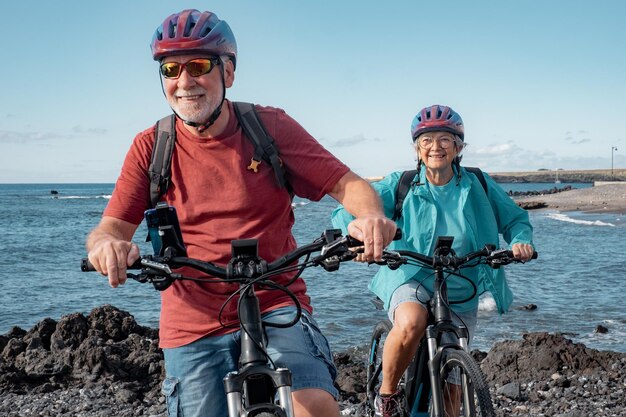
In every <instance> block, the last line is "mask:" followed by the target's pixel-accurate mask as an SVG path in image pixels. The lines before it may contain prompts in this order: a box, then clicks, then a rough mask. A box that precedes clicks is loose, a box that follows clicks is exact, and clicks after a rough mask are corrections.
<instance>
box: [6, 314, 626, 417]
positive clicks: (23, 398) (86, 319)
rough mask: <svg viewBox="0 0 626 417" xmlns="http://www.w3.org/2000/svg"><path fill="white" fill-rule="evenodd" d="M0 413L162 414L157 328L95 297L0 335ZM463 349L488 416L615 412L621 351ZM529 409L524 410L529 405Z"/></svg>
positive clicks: (504, 345) (357, 367) (352, 354)
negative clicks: (481, 377) (480, 379)
mask: <svg viewBox="0 0 626 417" xmlns="http://www.w3.org/2000/svg"><path fill="white" fill-rule="evenodd" d="M0 348H1V353H0V416H13V415H29V416H30V415H32V416H83V417H91V416H93V417H96V416H104V415H116V416H122V417H124V416H129V417H130V416H152V417H165V415H166V411H165V404H164V398H163V396H162V395H161V392H160V383H161V380H162V378H163V376H164V367H163V356H162V352H161V350H160V349H159V348H158V332H157V330H155V329H150V328H146V327H142V326H139V325H138V324H137V323H136V321H135V320H134V318H133V317H132V316H131V315H130V314H129V313H127V312H125V311H121V310H119V309H117V308H115V307H113V306H110V305H105V306H102V307H98V308H96V309H94V310H93V311H92V312H91V313H90V314H89V315H88V316H84V315H83V314H80V313H73V314H69V315H66V316H63V317H62V318H61V319H60V320H59V321H58V322H56V321H54V320H52V319H44V320H42V321H41V322H39V323H38V324H37V325H36V326H34V327H33V328H32V329H31V330H29V331H24V330H22V329H20V328H17V327H14V328H12V329H11V330H10V331H9V332H8V333H7V334H5V335H2V336H0ZM472 356H473V357H474V358H475V359H476V360H477V361H479V362H480V363H481V368H482V369H483V372H484V373H485V376H486V378H487V380H488V381H489V384H490V389H491V392H492V396H493V398H494V405H495V409H496V412H497V415H498V416H528V415H546V416H566V415H568V414H565V413H566V412H569V410H577V412H580V413H581V414H579V415H584V416H587V415H594V416H612V415H623V414H620V413H623V410H625V409H626V395H624V383H625V381H626V354H624V353H617V352H602V351H597V350H594V349H589V348H587V347H585V346H584V345H582V344H577V343H574V342H572V341H571V340H569V339H566V338H565V337H564V336H562V335H558V334H548V333H530V334H525V335H524V336H523V339H522V340H515V341H503V342H499V343H496V344H495V346H494V347H493V348H492V349H491V351H490V352H488V353H485V352H479V351H473V352H472ZM366 357H367V354H366V349H365V348H364V347H361V348H358V349H352V350H350V351H349V352H342V353H338V354H335V357H334V360H335V364H336V366H337V369H338V376H337V380H336V386H337V387H338V389H339V391H340V405H341V408H342V410H343V412H342V413H343V414H342V415H343V416H363V415H364V401H365V380H366V370H365V361H366V359H365V358H366ZM531 410H532V412H531Z"/></svg>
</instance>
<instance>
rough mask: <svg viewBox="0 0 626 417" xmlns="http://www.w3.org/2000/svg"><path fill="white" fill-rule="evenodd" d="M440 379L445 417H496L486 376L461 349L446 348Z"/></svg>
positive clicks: (440, 369)
mask: <svg viewBox="0 0 626 417" xmlns="http://www.w3.org/2000/svg"><path fill="white" fill-rule="evenodd" d="M439 380H440V388H441V392H442V393H443V399H444V413H443V415H444V416H446V417H447V416H461V417H495V412H494V411H493V404H492V402H491V395H490V394H489V386H488V385H487V382H486V381H485V376H484V375H483V373H482V371H481V370H480V368H479V366H478V364H477V363H476V362H475V361H474V359H473V358H472V357H471V356H470V355H469V354H468V353H467V352H465V351H464V350H456V349H446V351H445V352H444V354H443V359H442V361H441V365H440V367H439Z"/></svg>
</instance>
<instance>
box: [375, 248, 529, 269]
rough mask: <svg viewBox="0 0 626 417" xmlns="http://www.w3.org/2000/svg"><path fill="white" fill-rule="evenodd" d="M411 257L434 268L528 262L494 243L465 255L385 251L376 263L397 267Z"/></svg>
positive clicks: (392, 267) (496, 265)
mask: <svg viewBox="0 0 626 417" xmlns="http://www.w3.org/2000/svg"><path fill="white" fill-rule="evenodd" d="M537 257H538V253H537V252H533V255H532V257H531V259H537ZM409 259H411V260H414V261H417V262H418V263H420V264H421V265H423V266H426V267H430V268H432V269H438V268H443V269H460V268H464V267H471V266H475V265H476V264H478V263H484V264H487V265H489V266H490V267H491V268H493V269H498V268H500V267H501V266H502V265H508V264H510V263H525V262H526V261H523V260H521V259H517V258H515V256H514V255H513V251H511V250H508V249H496V248H495V246H493V245H485V247H483V248H482V249H480V250H477V251H475V252H470V253H468V254H466V255H463V256H456V254H455V253H454V251H449V252H446V253H444V254H438V253H437V251H435V254H434V255H433V256H427V255H424V254H421V253H418V252H414V251H410V250H397V251H384V252H383V259H382V261H379V262H376V263H377V264H379V265H386V266H388V267H389V268H390V269H397V268H399V267H400V266H401V265H403V264H407V263H408V262H409ZM476 259H478V262H475V263H472V261H474V260H476Z"/></svg>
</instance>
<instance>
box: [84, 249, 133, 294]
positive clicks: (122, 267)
mask: <svg viewBox="0 0 626 417" xmlns="http://www.w3.org/2000/svg"><path fill="white" fill-rule="evenodd" d="M137 259H139V247H138V246H137V245H136V244H134V243H132V242H128V241H125V240H120V239H114V238H109V239H102V240H101V241H99V242H97V243H96V244H95V245H94V247H93V248H92V249H91V250H90V251H89V262H91V264H92V265H93V266H94V268H95V269H96V270H97V271H98V272H100V273H101V274H102V275H105V276H107V277H108V278H109V285H111V287H113V288H116V287H117V286H118V285H120V284H122V285H123V284H124V283H125V282H126V269H127V267H128V266H130V265H132V264H133V263H134V262H135V261H136V260H137Z"/></svg>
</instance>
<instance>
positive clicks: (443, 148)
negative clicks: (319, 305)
mask: <svg viewBox="0 0 626 417" xmlns="http://www.w3.org/2000/svg"><path fill="white" fill-rule="evenodd" d="M464 133H465V132H464V126H463V120H462V119H461V116H460V115H459V114H458V113H456V112H455V111H454V110H452V109H451V108H450V107H447V106H441V105H434V106H429V107H426V108H424V109H422V110H421V111H420V112H419V113H418V114H417V115H416V116H415V118H414V119H413V123H412V124H411V134H412V138H413V143H414V147H415V152H416V155H417V161H418V162H417V174H416V175H415V177H414V179H413V181H412V183H411V188H410V190H409V191H408V194H407V195H406V198H405V200H404V202H403V203H402V207H401V209H402V211H401V216H400V217H399V218H397V219H396V222H397V225H398V227H399V228H400V229H402V232H403V238H402V240H400V241H397V242H393V243H392V244H391V245H390V247H389V248H390V249H409V250H414V251H417V252H420V253H425V254H430V255H432V254H433V251H434V246H435V242H436V240H437V237H438V236H454V238H455V239H454V243H453V249H454V250H455V251H456V253H458V254H463V253H467V252H470V251H474V250H478V249H480V248H482V247H483V246H484V245H485V244H487V243H491V244H495V245H498V243H499V235H500V234H502V236H503V238H504V240H505V241H506V242H507V243H508V244H509V245H510V246H511V250H512V251H513V253H514V255H515V257H517V258H519V259H522V260H528V259H530V258H531V256H532V254H533V246H532V226H531V225H530V223H529V220H528V214H527V213H526V212H525V211H524V210H523V209H521V208H519V207H518V206H517V205H516V204H515V202H514V201H513V200H511V198H510V197H509V196H508V195H507V194H506V193H505V192H504V191H503V190H502V189H501V188H500V186H498V185H497V184H496V183H495V182H494V181H493V180H492V179H491V178H490V177H489V176H488V175H486V174H483V173H481V172H479V175H478V176H477V175H475V174H474V173H473V172H476V171H472V172H470V171H468V170H467V169H465V168H463V167H461V165H460V161H461V151H462V150H463V148H464V147H465V142H464V140H465V134H464ZM401 175H402V172H394V173H392V174H390V175H388V176H387V177H385V178H384V179H383V180H382V181H380V182H378V183H375V184H374V188H375V189H376V191H377V192H378V193H379V195H380V196H381V198H382V200H383V204H384V207H385V214H386V215H387V216H388V217H390V218H391V217H395V216H393V215H394V211H395V205H396V198H397V192H396V190H397V188H398V183H399V180H400V177H401ZM479 177H482V178H479ZM351 219H352V218H351V216H350V215H349V214H348V213H347V212H346V211H345V209H343V208H342V207H339V208H337V209H336V210H335V211H334V212H333V224H334V225H335V226H336V227H341V228H342V229H344V232H345V230H346V225H347V224H348V223H349V221H350V220H351ZM464 275H465V276H466V277H467V278H469V279H470V280H472V281H473V282H474V284H476V286H477V288H478V294H481V293H483V292H486V291H489V292H491V293H492V295H493V297H494V299H495V301H496V304H497V307H498V310H499V312H500V313H504V312H505V311H506V310H507V309H508V307H509V306H510V304H511V302H512V298H513V296H512V293H511V290H510V289H509V287H508V285H507V283H506V279H505V277H504V271H502V270H501V269H498V270H492V269H490V268H488V267H487V266H484V265H483V266H476V267H474V268H471V269H469V270H465V271H464ZM447 283H448V294H449V298H450V300H464V299H467V298H468V296H471V294H472V293H473V287H472V285H471V284H470V283H468V282H467V281H464V280H463V279H459V278H457V277H454V276H452V277H450V278H449V279H448V280H447ZM432 287H433V277H432V276H431V272H430V271H426V270H423V269H422V268H420V267H417V266H403V267H402V268H400V269H398V270H396V271H392V270H390V269H389V268H381V269H380V270H379V271H378V273H377V274H376V276H375V277H374V279H373V280H372V282H371V284H370V289H371V290H372V291H373V292H374V293H375V294H376V295H378V297H380V298H381V299H382V300H383V301H384V303H385V308H386V309H387V311H388V314H389V318H390V320H391V321H392V323H393V328H392V330H391V332H390V333H389V335H388V337H387V340H386V342H385V346H384V351H383V380H382V385H381V387H380V395H379V396H378V397H377V399H376V408H377V410H376V414H375V415H376V416H384V417H390V416H403V414H402V413H403V411H402V407H401V404H402V403H403V402H404V399H403V398H402V395H403V394H402V393H401V392H400V391H398V389H397V388H398V383H399V381H400V378H401V376H402V373H403V372H404V370H405V369H406V367H407V366H408V364H409V363H410V361H411V358H412V356H413V353H414V352H415V351H416V349H417V346H418V344H419V341H420V339H421V338H422V336H423V335H424V331H425V329H426V324H427V318H428V317H427V316H428V312H427V310H426V306H425V301H426V300H428V299H429V298H430V296H431V294H432V289H433V288H432ZM452 309H453V311H454V312H455V315H456V317H455V318H454V319H455V320H462V321H463V323H465V325H466V326H467V327H468V330H469V333H470V341H471V338H472V336H473V334H474V330H475V328H476V316H477V311H478V296H476V297H474V298H473V299H471V300H469V301H466V302H464V303H462V304H453V305H452Z"/></svg>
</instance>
